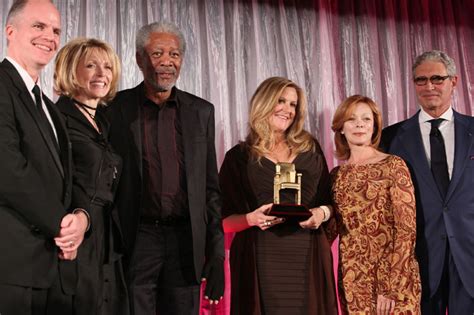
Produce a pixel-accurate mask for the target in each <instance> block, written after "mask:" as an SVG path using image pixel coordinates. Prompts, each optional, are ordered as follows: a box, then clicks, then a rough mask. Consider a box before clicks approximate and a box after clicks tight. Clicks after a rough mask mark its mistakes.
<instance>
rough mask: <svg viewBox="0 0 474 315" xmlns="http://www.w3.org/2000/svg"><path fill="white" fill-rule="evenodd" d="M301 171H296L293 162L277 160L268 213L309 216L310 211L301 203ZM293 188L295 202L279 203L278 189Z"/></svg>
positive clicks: (286, 215)
mask: <svg viewBox="0 0 474 315" xmlns="http://www.w3.org/2000/svg"><path fill="white" fill-rule="evenodd" d="M301 177H302V174H301V173H296V168H295V164H293V163H283V162H279V163H277V164H276V165H275V178H274V180H273V206H272V209H271V210H270V213H269V214H270V215H274V216H279V217H287V218H288V217H303V218H304V217H309V216H311V212H309V211H308V209H307V208H306V207H305V206H304V205H302V204H301ZM283 189H291V190H295V203H294V204H287V203H280V190H283Z"/></svg>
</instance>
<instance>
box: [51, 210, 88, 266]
mask: <svg viewBox="0 0 474 315" xmlns="http://www.w3.org/2000/svg"><path fill="white" fill-rule="evenodd" d="M87 226H88V218H87V216H86V214H84V213H83V212H82V211H78V212H76V213H74V214H73V213H69V214H67V215H65V216H64V217H63V219H62V221H61V230H60V231H59V235H58V236H57V237H55V238H54V241H55V243H56V246H58V247H59V249H60V250H61V254H60V258H61V256H62V257H64V259H70V260H72V259H74V258H75V257H76V255H77V249H78V248H79V245H81V243H82V241H83V240H84V234H85V232H86V229H87ZM74 252H76V253H75V254H74ZM61 259H62V258H61Z"/></svg>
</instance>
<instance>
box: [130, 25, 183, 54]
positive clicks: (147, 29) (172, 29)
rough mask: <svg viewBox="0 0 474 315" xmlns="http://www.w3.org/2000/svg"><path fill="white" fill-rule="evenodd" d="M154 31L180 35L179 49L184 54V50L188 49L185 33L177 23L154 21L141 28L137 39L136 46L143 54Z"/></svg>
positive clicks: (137, 50) (139, 52)
mask: <svg viewBox="0 0 474 315" xmlns="http://www.w3.org/2000/svg"><path fill="white" fill-rule="evenodd" d="M152 33H168V34H173V35H175V36H176V37H178V40H179V51H180V52H181V54H183V56H184V52H185V51H186V41H185V40H184V35H183V33H181V31H180V30H179V29H178V27H177V26H176V25H175V24H173V23H171V22H168V21H162V22H154V23H151V24H148V25H145V26H143V27H142V28H140V30H139V31H138V33H137V38H136V40H135V48H136V52H137V53H138V54H140V55H141V56H142V55H143V53H144V52H145V46H146V44H147V43H148V41H149V39H150V35H151V34H152Z"/></svg>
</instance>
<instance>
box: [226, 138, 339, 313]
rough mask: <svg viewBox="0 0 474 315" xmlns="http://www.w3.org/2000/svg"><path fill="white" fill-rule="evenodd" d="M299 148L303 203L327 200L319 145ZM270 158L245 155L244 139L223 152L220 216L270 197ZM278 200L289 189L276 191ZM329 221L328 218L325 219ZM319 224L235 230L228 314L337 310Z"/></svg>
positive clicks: (285, 198) (329, 256) (327, 250)
mask: <svg viewBox="0 0 474 315" xmlns="http://www.w3.org/2000/svg"><path fill="white" fill-rule="evenodd" d="M315 146H316V150H315V152H305V153H301V154H299V155H298V156H297V157H296V159H295V160H294V161H293V162H294V164H295V166H296V170H297V171H298V172H299V173H302V174H303V176H302V194H301V195H302V203H303V204H305V205H307V206H308V207H310V208H313V207H315V206H317V205H321V204H328V203H329V192H330V186H329V173H328V169H327V166H326V162H325V159H324V155H323V154H322V151H321V149H320V147H319V145H318V144H317V142H315ZM274 176H275V164H274V163H273V162H272V161H270V160H268V159H266V158H262V159H261V161H260V163H258V162H257V161H255V160H254V159H252V158H251V157H249V152H248V149H247V148H246V145H245V144H240V145H237V146H235V147H234V148H232V149H231V150H230V151H229V152H227V154H226V157H225V159H224V162H223V165H222V167H221V170H220V173H219V180H220V185H221V189H222V195H223V205H222V213H223V215H224V217H225V216H229V215H232V214H245V213H248V212H251V211H253V210H254V209H256V208H257V207H259V206H261V205H263V204H267V203H272V202H273V178H274ZM281 200H282V202H290V201H293V200H294V195H293V194H292V195H287V194H285V192H282V194H281ZM330 221H331V220H330ZM328 223H330V222H329V221H328V222H326V223H324V224H323V226H322V228H320V229H318V230H307V229H302V228H301V227H300V226H299V225H298V223H297V222H291V223H290V222H285V223H283V224H280V225H276V226H274V227H272V228H270V229H268V230H266V231H261V230H260V229H259V228H257V227H252V228H249V229H246V230H243V231H241V232H238V233H236V235H235V238H234V240H233V243H232V246H231V250H230V267H231V292H232V293H231V314H266V315H270V314H271V315H273V314H324V315H326V314H327V315H330V314H334V315H335V314H337V301H336V291H335V283H334V276H333V268H332V254H331V248H330V241H331V240H328V239H327V238H326V234H325V226H326V225H327V224H328Z"/></svg>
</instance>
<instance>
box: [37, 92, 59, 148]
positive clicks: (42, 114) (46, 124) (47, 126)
mask: <svg viewBox="0 0 474 315" xmlns="http://www.w3.org/2000/svg"><path fill="white" fill-rule="evenodd" d="M32 92H33V94H34V96H35V103H36V110H37V111H38V116H39V118H40V120H39V121H40V124H41V125H42V127H43V129H45V130H47V132H48V134H49V136H50V137H51V140H52V141H53V143H54V145H55V146H56V149H57V144H58V143H57V141H56V136H55V135H54V131H53V128H52V127H51V124H50V123H49V120H48V117H46V114H45V112H44V110H43V104H42V102H41V90H40V88H39V86H38V85H36V84H35V86H34V87H33V90H32Z"/></svg>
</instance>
